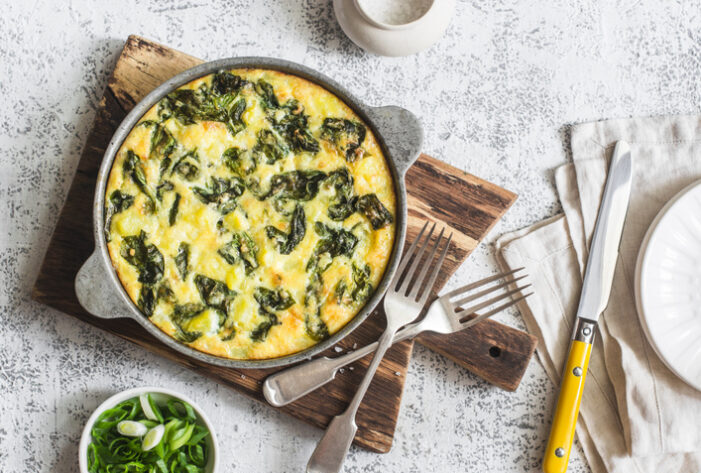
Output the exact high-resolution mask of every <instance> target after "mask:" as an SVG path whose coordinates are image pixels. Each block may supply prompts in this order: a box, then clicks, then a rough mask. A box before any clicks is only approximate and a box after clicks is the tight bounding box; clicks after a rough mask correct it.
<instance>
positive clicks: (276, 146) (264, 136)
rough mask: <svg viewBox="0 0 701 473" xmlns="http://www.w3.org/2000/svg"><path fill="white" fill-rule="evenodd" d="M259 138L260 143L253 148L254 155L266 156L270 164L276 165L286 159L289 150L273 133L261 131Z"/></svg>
mask: <svg viewBox="0 0 701 473" xmlns="http://www.w3.org/2000/svg"><path fill="white" fill-rule="evenodd" d="M257 136H258V141H257V143H256V146H255V147H254V148H253V153H254V155H259V156H265V158H266V162H267V163H268V164H274V163H275V162H277V161H279V160H281V159H282V158H284V157H285V155H286V154H287V148H286V147H285V145H284V143H282V142H281V141H280V140H278V139H277V137H276V136H275V134H274V133H273V132H272V131H270V130H260V131H259V132H258V135H257Z"/></svg>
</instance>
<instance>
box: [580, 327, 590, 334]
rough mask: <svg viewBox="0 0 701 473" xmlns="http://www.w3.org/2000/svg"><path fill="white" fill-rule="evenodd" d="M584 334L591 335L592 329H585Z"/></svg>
mask: <svg viewBox="0 0 701 473" xmlns="http://www.w3.org/2000/svg"><path fill="white" fill-rule="evenodd" d="M582 333H583V334H584V335H589V334H591V328H590V327H584V328H583V329H582Z"/></svg>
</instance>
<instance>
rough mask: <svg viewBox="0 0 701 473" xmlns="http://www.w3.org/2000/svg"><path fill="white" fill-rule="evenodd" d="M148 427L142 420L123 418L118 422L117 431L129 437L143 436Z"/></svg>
mask: <svg viewBox="0 0 701 473" xmlns="http://www.w3.org/2000/svg"><path fill="white" fill-rule="evenodd" d="M147 431H148V429H147V428H146V426H145V425H144V424H142V423H141V422H135V421H133V420H123V421H121V422H120V423H119V424H117V432H119V433H120V434H122V435H125V436H127V437H143V436H144V434H146V432H147Z"/></svg>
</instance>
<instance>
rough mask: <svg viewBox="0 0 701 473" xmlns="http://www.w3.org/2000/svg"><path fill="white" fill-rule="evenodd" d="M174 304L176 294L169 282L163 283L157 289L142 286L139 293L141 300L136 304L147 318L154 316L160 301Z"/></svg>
mask: <svg viewBox="0 0 701 473" xmlns="http://www.w3.org/2000/svg"><path fill="white" fill-rule="evenodd" d="M161 300H163V301H166V302H174V301H175V293H174V292H173V290H172V289H171V288H170V286H169V285H168V282H167V281H162V282H161V283H160V284H159V285H158V286H157V287H155V286H149V285H146V284H144V285H142V286H141V291H139V299H138V300H137V301H136V304H137V305H138V306H139V308H140V309H141V311H142V312H143V313H144V314H146V316H147V317H151V316H152V315H153V311H154V310H155V309H156V305H157V304H158V302H159V301H161Z"/></svg>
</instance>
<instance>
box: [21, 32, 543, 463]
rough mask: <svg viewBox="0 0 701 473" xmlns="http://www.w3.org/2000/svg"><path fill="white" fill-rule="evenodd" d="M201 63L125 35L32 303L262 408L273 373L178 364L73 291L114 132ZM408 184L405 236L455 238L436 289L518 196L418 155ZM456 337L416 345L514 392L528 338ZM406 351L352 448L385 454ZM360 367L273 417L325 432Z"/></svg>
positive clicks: (482, 333) (373, 320) (370, 325)
mask: <svg viewBox="0 0 701 473" xmlns="http://www.w3.org/2000/svg"><path fill="white" fill-rule="evenodd" d="M200 62H201V61H200V60H199V59H196V58H193V57H191V56H188V55H186V54H183V53H180V52H178V51H175V50H173V49H170V48H167V47H165V46H161V45H158V44H156V43H153V42H151V41H148V40H146V39H143V38H140V37H136V36H131V37H129V39H128V41H127V43H126V45H125V47H124V50H123V51H122V55H121V56H120V58H119V61H118V63H117V65H116V67H115V70H114V72H113V75H112V77H111V78H110V80H109V83H108V88H107V90H106V91H105V95H104V97H103V99H102V101H101V103H100V107H99V110H98V113H97V116H96V118H95V123H94V128H93V130H92V133H91V134H90V136H89V138H88V141H87V143H86V145H85V149H84V151H83V154H82V156H81V159H80V162H79V165H78V169H77V171H76V175H75V178H74V180H73V183H72V185H71V188H70V190H69V193H68V197H67V199H66V203H65V205H64V208H63V210H62V212H61V215H60V217H59V221H58V224H57V226H56V229H55V231H54V234H53V237H52V239H51V242H50V244H49V248H48V250H47V253H46V256H45V258H44V262H43V264H42V268H41V270H40V273H39V276H38V278H37V281H36V284H35V287H34V291H33V297H34V298H35V299H36V300H38V301H41V302H43V303H45V304H47V305H49V306H51V307H54V308H56V309H58V310H60V311H62V312H65V313H67V314H70V315H73V316H75V317H77V318H78V319H80V320H83V321H85V322H87V323H90V324H92V325H95V326H97V327H99V328H101V329H103V330H106V331H108V332H110V333H113V334H115V335H117V336H120V337H122V338H124V339H127V340H129V341H131V342H133V343H136V344H137V345H140V346H142V347H144V348H146V349H148V350H150V351H152V352H155V353H158V354H160V355H162V356H165V357H167V358H169V359H172V360H174V361H176V362H178V363H181V364H183V365H185V366H187V367H189V368H191V369H194V370H196V371H197V372H199V373H201V374H203V375H204V376H207V377H210V378H212V379H214V380H216V381H217V382H219V383H221V384H224V385H227V386H230V387H232V388H234V389H236V390H238V391H240V392H242V393H244V394H246V395H248V396H251V397H253V398H255V399H258V400H261V401H263V396H262V393H261V384H262V382H263V380H264V379H265V377H266V376H267V375H269V374H270V373H272V372H273V371H274V370H245V371H240V370H233V369H229V368H221V367H217V366H211V365H208V364H206V363H202V362H198V361H195V360H191V359H189V358H184V357H183V356H182V355H181V354H179V353H178V352H175V351H174V350H171V349H169V348H168V347H166V346H164V345H162V344H161V343H159V342H158V341H157V340H156V339H155V338H153V337H151V336H150V335H149V334H148V333H146V332H145V331H144V330H143V329H142V328H141V327H140V326H139V325H138V324H137V323H136V322H134V321H132V320H128V319H124V320H105V319H98V318H96V317H93V316H91V315H90V314H88V313H87V312H86V311H85V310H84V309H83V308H82V307H81V306H80V305H79V303H78V301H77V298H76V296H75V291H74V287H73V281H74V279H75V275H76V273H77V272H78V269H79V268H80V266H81V265H82V263H83V262H84V261H85V260H86V259H87V258H88V256H89V255H90V254H91V252H92V251H93V248H94V243H93V236H92V217H91V213H92V208H91V207H92V200H93V194H94V189H95V183H96V182H95V179H96V176H97V172H98V168H99V165H100V162H101V160H102V156H103V154H104V150H105V148H106V147H107V144H108V143H109V140H110V139H111V137H112V134H113V132H114V130H115V129H116V128H117V126H118V125H119V123H120V121H121V120H122V119H123V118H124V116H125V115H126V113H127V112H128V111H129V110H130V109H131V108H132V107H133V106H134V104H135V103H137V102H138V101H139V100H140V99H141V98H143V97H144V96H145V95H146V94H147V93H148V92H150V91H151V90H152V89H153V88H155V87H156V86H157V85H159V84H160V83H161V82H163V81H164V80H166V79H168V78H170V77H172V76H173V75H175V74H177V73H179V72H181V71H182V70H185V69H187V68H189V67H192V66H194V65H196V64H198V63H200ZM407 187H408V190H409V228H408V235H409V238H412V237H413V236H414V235H416V233H417V231H418V228H419V226H420V224H421V222H422V221H423V220H425V219H429V220H433V221H438V222H443V223H444V224H445V225H447V226H449V227H450V228H452V229H453V230H454V231H455V235H456V237H455V240H454V241H455V244H454V245H453V246H452V247H451V250H450V252H449V254H448V258H447V263H446V265H445V267H444V268H443V269H442V271H441V273H440V277H439V281H438V287H440V286H442V285H443V284H444V283H445V281H447V280H448V278H449V277H450V276H451V275H452V274H453V273H454V272H455V270H456V269H457V268H458V266H460V264H462V262H463V261H464V260H465V258H467V256H468V255H469V254H470V252H471V251H472V250H473V249H474V248H475V247H476V246H477V244H479V241H481V239H482V238H484V236H485V235H486V234H487V232H488V231H489V230H490V229H491V227H492V226H493V225H494V224H495V223H496V222H497V221H498V219H499V218H500V217H501V216H502V215H503V214H504V212H506V210H507V209H508V207H509V206H510V205H511V204H512V203H513V202H514V200H515V199H516V196H515V195H514V194H512V193H511V192H508V191H506V190H504V189H501V188H499V187H498V186H495V185H493V184H490V183H488V182H485V181H483V180H481V179H479V178H477V177H475V176H472V175H470V174H467V173H464V172H462V171H459V170H457V169H455V168H453V167H451V166H448V165H447V164H445V163H442V162H440V161H438V160H435V159H433V158H430V157H428V156H426V155H422V156H421V157H420V158H419V160H418V162H417V163H416V164H415V165H414V166H413V167H412V168H411V169H410V170H409V172H408V174H407ZM383 327H384V315H383V314H382V313H381V311H380V310H377V311H375V312H374V313H373V314H372V315H371V316H370V317H369V318H368V319H367V321H366V322H364V323H363V324H362V325H361V326H360V327H359V328H358V329H356V330H355V331H354V332H353V333H352V334H350V335H349V336H348V337H346V338H345V339H344V340H343V341H342V342H341V343H339V344H338V348H339V349H340V350H341V351H343V352H345V351H347V350H351V349H353V347H354V346H362V345H365V344H367V343H369V342H371V341H374V340H376V339H377V338H378V337H379V335H380V333H381V332H382V329H383ZM477 327H479V330H476V328H477ZM454 337H455V338H454V339H452V340H450V342H448V341H447V339H436V338H435V337H425V338H422V340H421V341H422V343H424V344H426V345H427V346H430V347H432V348H434V349H436V350H437V351H439V352H440V353H443V354H445V355H446V356H448V357H450V358H451V359H454V360H456V361H457V362H458V363H460V364H461V365H463V366H465V367H467V368H468V369H470V370H472V371H474V372H475V373H477V374H479V375H481V376H483V377H485V379H487V380H488V381H490V382H492V383H494V384H497V385H498V386H501V387H504V388H506V389H515V387H516V386H517V385H518V382H519V380H520V378H521V376H522V375H523V370H525V366H526V365H527V363H528V360H529V359H530V357H531V354H532V352H533V348H534V347H535V342H534V339H533V337H531V336H530V335H528V334H526V333H524V332H520V331H517V330H514V329H511V328H509V327H506V326H504V325H501V324H498V323H496V322H492V321H486V322H484V323H482V324H480V325H478V326H476V327H475V328H473V329H471V330H470V331H467V332H464V333H461V334H456V335H454ZM412 346H413V345H412V342H411V341H406V342H403V343H401V344H398V345H396V346H394V347H392V348H391V349H390V350H389V351H388V353H387V356H386V358H385V359H384V360H383V362H382V364H381V366H380V368H379V370H378V374H377V376H376V377H375V379H374V380H373V383H372V385H371V387H370V390H369V391H368V394H367V396H366V397H365V400H364V401H363V404H362V406H361V408H360V411H359V413H358V418H357V423H358V426H359V429H358V433H357V435H356V438H355V442H356V444H358V445H360V446H362V447H365V448H367V449H369V450H372V451H375V452H387V451H389V449H390V447H391V445H392V438H393V435H394V429H395V425H396V420H397V416H398V413H399V406H400V400H401V395H402V390H403V387H404V380H405V375H406V370H407V367H408V364H409V359H410V357H411V351H412ZM494 346H496V347H499V348H500V349H501V353H500V357H493V356H490V355H489V350H490V348H492V347H494ZM529 347H530V348H529ZM492 352H494V350H492ZM485 353H486V355H485ZM324 355H327V356H336V355H337V352H336V351H335V350H329V351H328V352H327V353H324ZM504 360H508V362H509V367H510V369H505V368H504V366H503V365H504V364H505V363H506V361H504ZM368 363H369V357H366V358H365V359H363V360H360V361H358V362H356V363H355V364H354V368H355V369H354V370H345V371H344V373H341V374H339V375H338V376H337V379H336V380H335V381H334V382H333V383H329V384H328V385H327V386H325V387H324V388H322V389H319V390H317V391H316V392H313V393H311V394H309V395H308V396H305V397H304V398H302V399H300V400H299V401H297V402H296V403H293V404H291V405H288V406H286V407H284V408H282V409H281V410H283V411H284V412H287V413H289V414H291V415H293V416H295V417H297V418H300V419H302V420H304V421H305V422H308V423H311V424H313V425H316V426H319V427H324V426H325V425H326V424H327V423H328V422H329V420H330V419H331V418H332V417H333V416H334V415H336V414H339V413H340V412H342V411H343V409H345V407H346V405H347V403H348V401H349V400H350V398H351V397H352V395H353V393H354V391H355V387H356V386H357V385H358V383H359V382H360V379H361V378H362V376H363V373H364V367H366V366H367V364H368Z"/></svg>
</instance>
